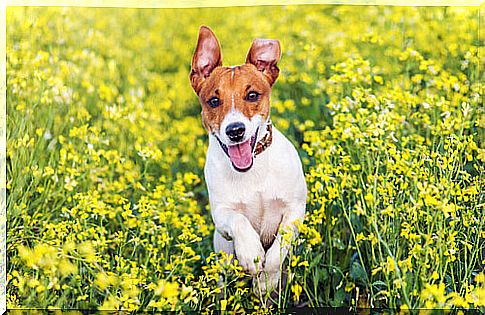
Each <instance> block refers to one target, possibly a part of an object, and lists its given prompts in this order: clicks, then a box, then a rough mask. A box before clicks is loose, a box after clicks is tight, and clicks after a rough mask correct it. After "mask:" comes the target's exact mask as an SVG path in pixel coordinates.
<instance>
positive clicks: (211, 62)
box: [190, 26, 222, 93]
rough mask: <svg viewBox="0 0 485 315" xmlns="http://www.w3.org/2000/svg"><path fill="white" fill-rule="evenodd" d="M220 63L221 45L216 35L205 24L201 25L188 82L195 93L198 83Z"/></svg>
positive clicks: (197, 90) (198, 88)
mask: <svg viewBox="0 0 485 315" xmlns="http://www.w3.org/2000/svg"><path fill="white" fill-rule="evenodd" d="M221 65H222V55H221V46H220V45H219V42H218V41H217V38H216V35H214V33H213V32H212V30H211V29H210V28H208V27H207V26H201V27H200V29H199V38H198V40H197V48H196V49H195V52H194V56H193V57H192V71H191V72H190V82H191V83H192V87H193V88H194V90H195V92H196V93H199V91H200V84H201V83H202V82H203V81H204V80H205V78H207V77H208V76H209V75H210V74H211V72H212V70H214V69H215V68H216V67H218V66H221Z"/></svg>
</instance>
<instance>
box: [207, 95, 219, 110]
mask: <svg viewBox="0 0 485 315" xmlns="http://www.w3.org/2000/svg"><path fill="white" fill-rule="evenodd" d="M207 104H209V106H210V107H212V108H214V107H217V106H219V105H221V100H219V98H218V97H215V96H214V97H212V98H210V99H209V100H208V101H207Z"/></svg>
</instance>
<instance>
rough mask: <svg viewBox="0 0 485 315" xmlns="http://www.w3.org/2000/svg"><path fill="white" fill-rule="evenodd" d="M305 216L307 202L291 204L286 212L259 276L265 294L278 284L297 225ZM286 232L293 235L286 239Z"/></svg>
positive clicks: (294, 237) (296, 231) (295, 235)
mask: <svg viewBox="0 0 485 315" xmlns="http://www.w3.org/2000/svg"><path fill="white" fill-rule="evenodd" d="M304 216H305V203H294V204H293V205H290V206H289V207H288V211H287V212H286V213H285V214H284V216H283V219H282V220H281V223H280V228H279V230H278V234H277V235H276V238H275V240H274V242H273V245H271V247H270V248H269V249H268V251H267V252H266V259H265V265H264V272H263V273H262V274H261V275H260V276H259V284H260V287H261V291H262V293H263V294H264V293H266V292H267V291H269V290H273V289H275V288H276V287H277V286H278V282H279V280H280V278H281V269H282V263H283V261H284V260H285V258H286V255H287V254H288V251H289V250H290V248H291V243H292V242H293V240H295V239H296V237H297V236H298V228H297V226H296V225H297V224H298V223H301V222H303V219H304ZM285 233H291V237H290V238H289V239H286V240H285V239H284V237H283V235H284V234H285Z"/></svg>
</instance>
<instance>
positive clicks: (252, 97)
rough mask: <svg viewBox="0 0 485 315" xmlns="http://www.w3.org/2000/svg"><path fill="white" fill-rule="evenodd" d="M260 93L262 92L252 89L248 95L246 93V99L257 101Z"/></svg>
mask: <svg viewBox="0 0 485 315" xmlns="http://www.w3.org/2000/svg"><path fill="white" fill-rule="evenodd" d="M259 95H260V94H259V93H258V92H254V91H251V92H249V93H248V95H246V101H249V102H255V101H257V100H258V99H259Z"/></svg>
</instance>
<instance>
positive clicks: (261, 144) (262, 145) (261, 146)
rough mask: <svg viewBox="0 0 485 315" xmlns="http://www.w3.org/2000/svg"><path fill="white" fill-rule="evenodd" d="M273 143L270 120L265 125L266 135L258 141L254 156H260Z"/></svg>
mask: <svg viewBox="0 0 485 315" xmlns="http://www.w3.org/2000/svg"><path fill="white" fill-rule="evenodd" d="M272 142H273V124H272V123H271V120H270V121H269V122H268V123H267V124H266V134H265V135H264V137H263V138H262V139H261V140H259V141H258V143H257V144H256V148H255V149H254V156H255V157H256V155H258V154H261V153H262V152H263V151H264V150H266V149H267V148H268V147H269V146H270V145H271V143H272Z"/></svg>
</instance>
